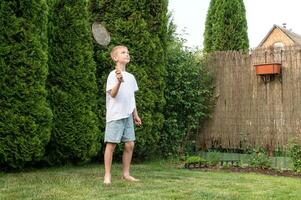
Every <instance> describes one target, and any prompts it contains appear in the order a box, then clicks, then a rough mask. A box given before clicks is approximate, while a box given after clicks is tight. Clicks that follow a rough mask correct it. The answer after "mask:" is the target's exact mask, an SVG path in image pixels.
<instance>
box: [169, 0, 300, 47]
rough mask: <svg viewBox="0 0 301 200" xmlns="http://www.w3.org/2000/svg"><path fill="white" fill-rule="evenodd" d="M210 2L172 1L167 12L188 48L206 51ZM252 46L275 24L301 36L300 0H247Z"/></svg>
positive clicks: (249, 33) (205, 0) (194, 0)
mask: <svg viewBox="0 0 301 200" xmlns="http://www.w3.org/2000/svg"><path fill="white" fill-rule="evenodd" d="M209 3H210V0H169V5H168V10H169V11H170V12H171V14H172V19H173V21H174V23H175V24H176V26H177V33H178V34H180V35H182V38H184V39H185V40H187V42H186V43H185V45H186V46H188V47H198V48H203V33H204V30H205V21H206V16H207V10H208V7H209ZM244 4H245V8H246V18H247V22H248V37H249V44H250V47H251V48H252V47H256V46H258V45H259V43H260V42H261V41H262V40H263V38H264V37H265V36H266V34H267V33H268V32H269V31H270V30H271V28H272V27H273V25H274V24H277V25H279V26H282V24H283V23H286V24H287V25H286V28H287V29H292V31H293V32H295V33H297V34H299V35H301V22H300V21H301V9H300V8H301V1H300V0H244Z"/></svg>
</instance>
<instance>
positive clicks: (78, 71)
mask: <svg viewBox="0 0 301 200" xmlns="http://www.w3.org/2000/svg"><path fill="white" fill-rule="evenodd" d="M49 7H50V11H51V12H50V18H49V76H48V80H47V88H48V90H49V101H50V104H51V108H52V111H53V115H54V118H53V119H54V121H53V130H52V136H51V141H50V144H49V145H48V146H47V159H48V161H49V163H50V164H60V163H65V162H75V163H77V162H83V161H87V160H89V159H90V158H91V157H92V156H94V155H96V153H97V152H98V150H99V149H100V141H99V136H100V132H99V129H98V123H99V122H98V118H97V116H96V115H97V114H98V113H97V111H96V110H97V107H96V103H97V102H96V95H97V83H96V77H95V71H96V68H95V63H94V61H93V46H92V38H91V26H90V23H89V20H90V15H89V11H88V8H89V2H88V1H73V0H50V1H49Z"/></svg>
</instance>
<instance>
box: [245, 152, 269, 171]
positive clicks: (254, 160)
mask: <svg viewBox="0 0 301 200" xmlns="http://www.w3.org/2000/svg"><path fill="white" fill-rule="evenodd" d="M247 162H248V164H249V165H250V166H251V167H256V168H263V169H266V168H270V167H271V165H272V163H271V160H270V158H269V156H268V154H267V151H266V150H265V149H264V148H262V147H258V148H255V149H253V150H252V151H251V154H250V157H249V159H248V161H247Z"/></svg>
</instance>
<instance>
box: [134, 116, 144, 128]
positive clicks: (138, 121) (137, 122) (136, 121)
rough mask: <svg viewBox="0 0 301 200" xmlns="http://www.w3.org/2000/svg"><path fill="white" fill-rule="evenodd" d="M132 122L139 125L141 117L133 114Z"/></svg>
mask: <svg viewBox="0 0 301 200" xmlns="http://www.w3.org/2000/svg"><path fill="white" fill-rule="evenodd" d="M134 123H135V124H136V125H137V126H141V124H142V122H141V119H140V117H139V116H135V117H134Z"/></svg>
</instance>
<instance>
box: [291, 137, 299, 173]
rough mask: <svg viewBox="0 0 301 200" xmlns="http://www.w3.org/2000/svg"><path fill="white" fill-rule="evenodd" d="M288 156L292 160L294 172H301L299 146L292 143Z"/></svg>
mask: <svg viewBox="0 0 301 200" xmlns="http://www.w3.org/2000/svg"><path fill="white" fill-rule="evenodd" d="M289 155H290V157H291V159H292V162H293V166H294V170H295V171H297V172H301V145H300V144H298V143H296V142H293V143H292V144H291V145H290V149H289Z"/></svg>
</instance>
